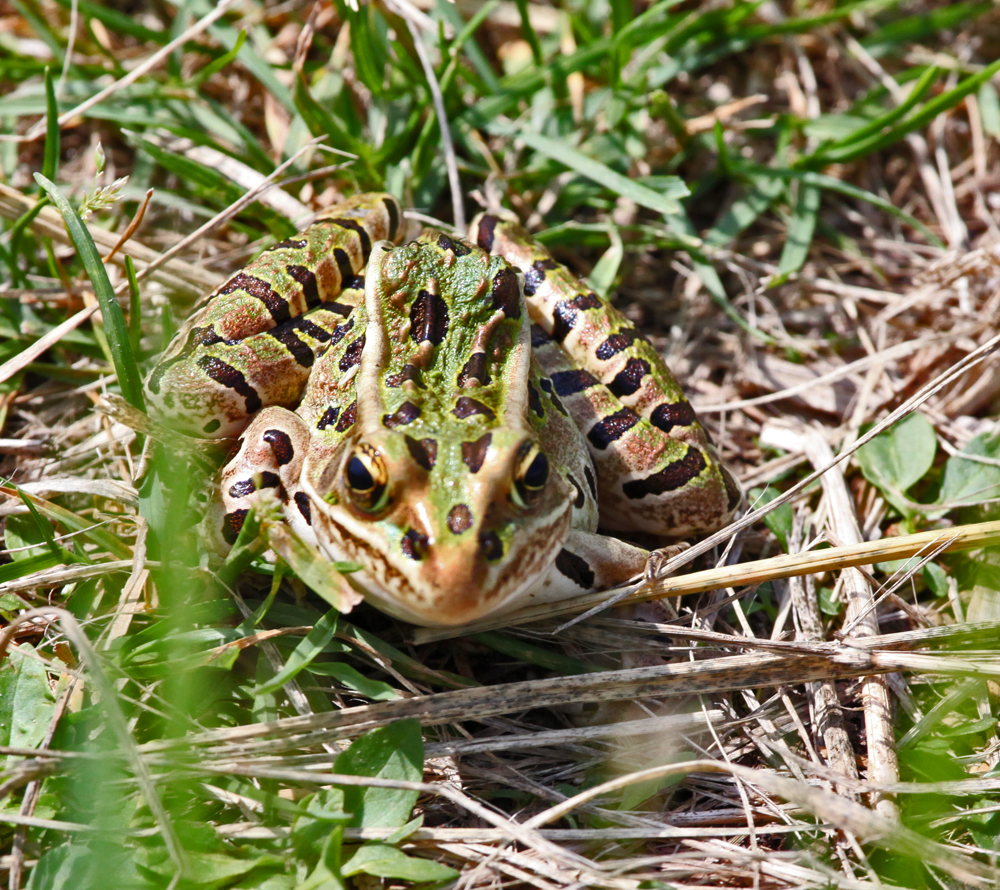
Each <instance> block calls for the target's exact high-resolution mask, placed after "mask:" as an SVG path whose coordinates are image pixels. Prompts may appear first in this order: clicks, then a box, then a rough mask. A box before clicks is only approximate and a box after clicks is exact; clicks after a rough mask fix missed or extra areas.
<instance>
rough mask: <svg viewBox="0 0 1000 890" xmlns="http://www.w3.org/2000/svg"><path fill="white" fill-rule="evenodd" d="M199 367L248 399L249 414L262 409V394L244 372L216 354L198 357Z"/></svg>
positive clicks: (247, 408)
mask: <svg viewBox="0 0 1000 890" xmlns="http://www.w3.org/2000/svg"><path fill="white" fill-rule="evenodd" d="M198 367H199V368H201V369H202V371H204V372H205V373H206V374H207V375H208V376H209V377H210V378H211V379H212V380H214V381H215V382H216V383H221V384H222V385H223V386H225V387H226V388H227V389H231V390H233V391H234V392H236V393H237V394H238V395H241V396H243V398H244V399H245V400H246V412H247V414H253V413H255V412H257V411H259V410H260V409H261V406H262V405H263V403H262V402H261V400H260V396H259V395H257V390H255V389H254V388H253V387H252V386H251V385H250V384H249V383H247V379H246V377H244V376H243V372H242V371H240V370H238V369H236V368H234V367H233V366H232V365H227V364H226V363H225V362H224V361H222V359H218V358H216V357H215V356H214V355H203V356H202V357H201V358H200V359H198Z"/></svg>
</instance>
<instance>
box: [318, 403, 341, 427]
mask: <svg viewBox="0 0 1000 890" xmlns="http://www.w3.org/2000/svg"><path fill="white" fill-rule="evenodd" d="M338 414H340V408H338V407H335V406H333V405H330V407H328V408H327V409H326V411H324V412H323V416H322V417H321V418H320V419H319V420H318V421H317V422H316V429H318V430H325V429H326V428H327V427H328V426H329V425H330V424H331V423H336V422H337V415H338Z"/></svg>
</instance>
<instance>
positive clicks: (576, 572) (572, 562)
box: [556, 548, 594, 590]
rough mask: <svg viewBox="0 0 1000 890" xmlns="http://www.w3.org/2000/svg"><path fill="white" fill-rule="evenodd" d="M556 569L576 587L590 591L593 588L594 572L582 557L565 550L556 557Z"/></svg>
mask: <svg viewBox="0 0 1000 890" xmlns="http://www.w3.org/2000/svg"><path fill="white" fill-rule="evenodd" d="M556 568H557V569H558V570H559V571H560V572H561V573H562V574H564V575H565V576H566V577H567V578H569V579H570V581H572V582H573V583H574V584H576V585H577V586H578V587H582V588H583V589H584V590H591V589H592V588H593V586H594V572H593V571H592V570H591V568H590V564H589V563H588V562H587V560H585V559H584V558H583V557H582V556H577V555H576V554H575V553H570V552H569V551H568V550H566V549H565V548H564V549H562V550H560V551H559V555H558V556H557V557H556Z"/></svg>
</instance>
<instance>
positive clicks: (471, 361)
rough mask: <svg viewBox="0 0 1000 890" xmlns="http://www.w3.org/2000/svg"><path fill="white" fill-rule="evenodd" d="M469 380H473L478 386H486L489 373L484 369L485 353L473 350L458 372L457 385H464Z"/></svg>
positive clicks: (488, 380)
mask: <svg viewBox="0 0 1000 890" xmlns="http://www.w3.org/2000/svg"><path fill="white" fill-rule="evenodd" d="M470 380H475V381H477V382H478V383H479V385H480V386H486V385H487V384H488V383H489V382H490V375H489V373H488V372H487V370H486V353H485V352H474V353H472V355H470V356H469V358H468V359H467V360H466V362H465V364H464V365H463V366H462V370H461V371H459V372H458V385H459V386H466V385H467V384H468V382H469V381H470Z"/></svg>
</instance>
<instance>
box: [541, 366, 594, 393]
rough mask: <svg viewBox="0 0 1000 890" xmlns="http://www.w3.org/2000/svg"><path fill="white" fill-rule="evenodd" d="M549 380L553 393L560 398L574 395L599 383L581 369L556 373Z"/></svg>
mask: <svg viewBox="0 0 1000 890" xmlns="http://www.w3.org/2000/svg"><path fill="white" fill-rule="evenodd" d="M551 380H552V385H553V386H554V387H555V391H556V392H557V393H558V394H559V395H561V396H573V395H576V394H577V393H579V392H583V391H584V390H585V389H589V388H590V387H591V386H596V385H597V384H598V383H599V381H598V379H597V378H596V377H595V376H594V375H593V374H591V373H590V372H589V371H584V370H583V369H581V368H576V369H574V370H572V371H556V372H555V373H554V374H553V375H552V377H551Z"/></svg>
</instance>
